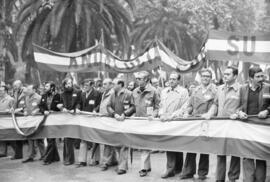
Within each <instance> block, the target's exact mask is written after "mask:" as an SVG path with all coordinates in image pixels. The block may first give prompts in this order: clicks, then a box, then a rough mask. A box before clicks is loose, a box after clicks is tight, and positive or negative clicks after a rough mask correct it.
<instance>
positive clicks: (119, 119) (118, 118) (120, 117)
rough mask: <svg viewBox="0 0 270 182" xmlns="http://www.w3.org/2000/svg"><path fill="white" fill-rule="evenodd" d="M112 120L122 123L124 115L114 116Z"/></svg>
mask: <svg viewBox="0 0 270 182" xmlns="http://www.w3.org/2000/svg"><path fill="white" fill-rule="evenodd" d="M114 118H115V119H116V120H117V121H124V119H125V115H124V114H121V116H120V115H119V114H114Z"/></svg>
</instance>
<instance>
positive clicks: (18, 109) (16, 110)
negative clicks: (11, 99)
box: [14, 108, 23, 113]
mask: <svg viewBox="0 0 270 182" xmlns="http://www.w3.org/2000/svg"><path fill="white" fill-rule="evenodd" d="M22 110H23V108H17V109H15V111H14V112H15V113H18V112H21V111H22Z"/></svg>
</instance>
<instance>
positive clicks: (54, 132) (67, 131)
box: [0, 125, 270, 160]
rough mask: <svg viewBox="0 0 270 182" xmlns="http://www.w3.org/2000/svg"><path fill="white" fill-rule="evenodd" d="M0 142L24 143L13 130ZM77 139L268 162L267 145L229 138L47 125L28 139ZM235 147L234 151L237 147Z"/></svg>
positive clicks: (5, 133)
mask: <svg viewBox="0 0 270 182" xmlns="http://www.w3.org/2000/svg"><path fill="white" fill-rule="evenodd" d="M0 133H1V134H0V140H6V137H5V138H3V136H7V137H9V140H18V139H20V140H26V139H29V138H26V137H22V136H19V135H18V134H16V133H15V130H12V129H6V130H4V129H0ZM63 137H70V138H79V139H82V140H86V141H91V142H95V143H101V144H107V145H112V146H121V145H125V146H128V147H132V148H139V149H150V150H151V149H154V150H163V151H182V152H195V153H197V152H198V153H208V154H218V155H233V156H239V157H246V158H255V159H264V160H267V159H270V153H269V151H270V145H269V144H263V143H257V142H251V141H248V140H239V139H231V138H215V137H211V138H209V137H205V136H171V135H167V136H166V135H140V134H134V133H122V132H112V131H108V130H101V129H96V128H89V127H82V126H78V125H46V126H44V127H43V128H42V129H41V131H40V132H39V133H38V134H36V135H34V136H32V137H30V138H31V139H37V138H63ZM236 146H237V147H236Z"/></svg>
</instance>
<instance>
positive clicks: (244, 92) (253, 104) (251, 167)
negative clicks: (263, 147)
mask: <svg viewBox="0 0 270 182" xmlns="http://www.w3.org/2000/svg"><path fill="white" fill-rule="evenodd" d="M249 80H250V82H249V84H246V85H243V86H242V87H241V88H240V110H239V111H238V112H237V113H236V115H235V117H234V118H240V119H247V118H248V115H258V118H261V119H265V118H267V116H268V115H269V111H270V87H269V85H266V84H264V83H263V81H264V74H263V71H262V69H261V68H260V67H252V68H250V69H249ZM243 170H244V175H243V176H244V181H246V182H257V181H265V179H266V161H265V160H259V159H248V158H244V159H243Z"/></svg>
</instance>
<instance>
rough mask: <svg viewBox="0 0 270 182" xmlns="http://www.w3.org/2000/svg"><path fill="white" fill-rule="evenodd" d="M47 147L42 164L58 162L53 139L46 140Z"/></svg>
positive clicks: (58, 158)
mask: <svg viewBox="0 0 270 182" xmlns="http://www.w3.org/2000/svg"><path fill="white" fill-rule="evenodd" d="M47 142H48V146H47V148H46V151H45V154H44V157H43V161H44V162H57V161H60V157H59V153H58V149H57V145H56V141H55V139H54V138H48V139H47Z"/></svg>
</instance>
